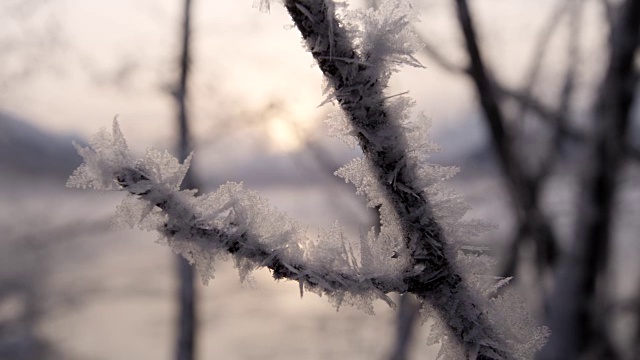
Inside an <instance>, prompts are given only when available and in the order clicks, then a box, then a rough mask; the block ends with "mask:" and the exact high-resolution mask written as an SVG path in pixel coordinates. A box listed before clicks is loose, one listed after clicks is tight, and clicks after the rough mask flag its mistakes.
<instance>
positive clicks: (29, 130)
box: [0, 111, 82, 179]
mask: <svg viewBox="0 0 640 360" xmlns="http://www.w3.org/2000/svg"><path fill="white" fill-rule="evenodd" d="M73 140H76V141H78V139H77V138H75V137H73V136H60V135H56V134H53V133H50V132H47V131H45V130H42V129H39V128H37V127H35V126H33V125H31V124H29V123H27V122H26V121H25V120H24V119H21V118H20V117H18V116H14V115H11V114H8V113H6V112H3V111H0V179H2V178H8V177H9V176H38V177H44V176H54V177H66V176H69V174H70V173H71V172H72V171H73V170H74V169H75V168H76V167H77V166H78V165H79V164H80V163H81V161H82V159H81V158H80V156H79V155H78V153H77V152H76V150H75V148H74V147H73V145H72V144H71V142H72V141H73Z"/></svg>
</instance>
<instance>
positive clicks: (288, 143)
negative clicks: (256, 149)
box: [267, 117, 303, 152]
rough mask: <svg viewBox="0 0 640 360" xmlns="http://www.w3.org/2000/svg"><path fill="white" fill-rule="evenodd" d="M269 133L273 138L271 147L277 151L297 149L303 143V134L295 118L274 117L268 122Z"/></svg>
mask: <svg viewBox="0 0 640 360" xmlns="http://www.w3.org/2000/svg"><path fill="white" fill-rule="evenodd" d="M267 134H268V135H269V138H270V140H271V149H272V150H274V151H276V152H291V151H295V150H298V149H299V148H300V147H301V146H302V145H303V141H302V136H303V135H302V134H301V132H300V129H299V128H298V127H297V126H296V124H295V123H294V121H293V120H285V119H282V118H279V117H276V118H273V119H272V120H271V121H269V123H268V124H267Z"/></svg>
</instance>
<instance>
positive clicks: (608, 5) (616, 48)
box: [424, 0, 640, 359]
mask: <svg viewBox="0 0 640 360" xmlns="http://www.w3.org/2000/svg"><path fill="white" fill-rule="evenodd" d="M584 3H585V2H584V1H580V0H573V1H559V2H558V4H557V8H556V10H555V11H554V13H553V14H552V15H551V17H550V18H549V20H548V22H547V23H545V24H544V27H543V28H542V29H541V33H540V34H539V37H538V39H537V42H536V44H535V50H534V53H533V54H534V55H533V58H532V59H531V65H530V69H529V71H528V73H527V74H526V75H525V81H524V84H523V85H522V87H521V88H509V87H508V86H506V85H504V84H503V83H501V82H500V81H499V80H498V78H499V77H498V76H495V75H494V74H493V73H492V71H491V70H490V69H489V67H488V66H487V65H486V63H485V61H484V59H483V56H482V51H481V47H480V43H479V41H478V39H477V35H476V31H475V28H474V22H473V19H472V12H471V10H470V9H469V6H468V5H467V2H466V0H456V1H455V4H456V14H457V18H458V25H459V28H460V30H461V33H462V34H463V37H464V44H465V49H466V53H467V55H468V59H469V64H468V66H466V67H460V66H458V65H456V64H454V63H453V62H452V61H450V60H449V59H448V58H447V57H446V56H444V55H443V54H442V53H441V52H440V51H439V50H438V49H437V48H436V47H435V46H433V45H432V44H430V43H429V42H427V43H426V46H425V48H424V51H425V53H426V54H427V55H428V56H429V57H430V58H431V59H433V60H434V61H435V62H436V63H438V64H439V65H441V66H442V67H443V68H445V69H447V70H449V71H451V72H453V73H457V74H460V75H463V76H467V77H468V78H469V79H470V80H471V81H472V82H473V84H474V85H475V89H476V93H477V95H478V99H479V102H480V107H481V110H482V112H483V115H484V119H485V121H486V124H487V127H488V128H489V130H490V134H491V139H492V144H493V147H494V150H495V153H496V158H497V160H498V162H499V164H500V166H501V169H502V175H503V177H504V179H505V181H506V184H507V188H508V189H509V193H510V195H511V200H512V205H513V211H514V212H515V213H516V214H517V217H516V218H517V225H516V228H517V230H516V234H515V236H514V238H513V239H512V240H511V243H510V245H509V246H510V249H509V250H508V251H506V255H505V256H506V259H504V261H503V263H504V267H503V270H502V271H503V275H506V276H508V275H512V274H514V273H515V272H516V270H517V268H518V265H519V264H520V263H521V259H520V258H519V257H518V255H519V254H521V253H522V252H521V249H523V248H526V245H527V244H530V245H533V247H534V248H535V250H534V254H535V256H534V258H535V267H536V268H537V270H538V279H539V282H540V287H539V289H540V290H541V291H542V295H543V297H545V299H546V300H545V306H544V314H545V317H546V321H547V323H548V324H549V325H550V326H551V330H552V336H551V340H550V342H549V343H548V345H547V346H546V347H545V348H544V349H543V351H542V352H541V353H540V354H539V358H540V359H618V358H628V359H634V358H635V356H637V354H638V353H637V341H634V340H637V339H638V338H637V337H636V338H635V339H633V338H632V339H631V341H628V340H627V343H625V344H622V345H621V342H620V341H618V342H616V341H615V339H616V338H617V337H618V336H617V333H616V332H615V331H614V321H615V317H613V316H612V314H613V312H614V311H615V309H616V308H618V307H619V304H618V303H617V301H618V300H617V299H616V298H615V295H614V294H613V293H612V290H613V286H612V282H613V280H614V278H613V277H612V273H611V271H612V267H611V261H612V260H613V259H611V247H612V245H613V234H614V230H616V229H615V228H614V227H613V226H614V225H615V224H616V222H615V221H614V217H615V216H616V215H615V214H616V213H620V212H621V211H624V210H623V209H620V205H619V204H620V201H619V200H617V199H621V197H622V196H624V195H623V194H621V190H620V188H621V187H620V185H619V184H620V182H621V181H622V179H623V178H622V171H623V169H624V168H625V167H627V165H628V164H630V162H634V161H637V149H635V148H634V144H636V143H637V141H638V139H634V138H632V135H633V134H631V133H629V129H630V124H631V123H632V121H634V118H633V117H634V116H637V114H635V115H634V114H633V113H632V106H633V104H634V100H637V95H636V93H637V78H638V75H639V71H638V63H637V52H638V51H637V48H638V44H639V32H640V1H637V0H625V1H622V2H620V3H616V4H614V3H612V2H609V1H606V0H603V1H601V2H600V3H601V5H602V6H603V11H602V13H603V16H604V18H605V19H604V22H605V23H608V24H609V26H610V28H609V43H608V49H606V51H607V53H608V54H607V55H608V56H607V58H608V63H607V65H606V67H605V69H604V76H603V78H602V80H601V82H600V85H599V87H598V88H597V89H595V90H594V92H595V93H596V94H597V95H596V97H595V100H594V102H593V104H592V105H590V106H591V108H592V109H593V110H592V112H591V114H592V116H585V115H584V112H582V113H581V112H579V111H576V109H575V107H574V105H573V103H574V102H573V101H572V99H573V97H574V92H575V88H576V83H577V80H576V79H577V78H578V77H579V76H580V74H579V73H578V71H579V68H578V63H579V61H580V54H581V51H582V49H581V48H580V41H579V39H580V36H581V33H582V30H581V29H582V22H583V20H582V17H583V15H582V13H583V10H582V8H583V7H584V6H585V4H584ZM564 19H568V20H567V23H568V33H569V36H568V37H567V45H566V49H567V55H566V57H567V59H568V65H567V69H566V73H565V77H564V81H563V82H562V83H561V88H560V91H559V93H560V96H559V97H558V103H557V104H554V105H548V104H547V103H545V102H544V101H543V100H542V99H540V98H539V97H538V96H536V94H535V93H534V87H535V85H536V83H537V82H538V78H539V74H540V70H541V67H542V60H543V58H544V54H545V52H546V51H547V48H548V46H549V43H550V41H551V39H552V38H553V37H554V36H555V33H556V32H557V30H558V29H559V28H560V25H561V22H562V21H563V20H564ZM487 41H488V40H487ZM509 102H511V103H515V104H516V108H517V111H515V112H514V113H513V115H511V116H507V115H505V113H506V112H505V110H504V108H505V107H506V105H507V104H508V103H509ZM636 106H637V105H636ZM525 117H531V118H534V119H536V121H538V122H539V123H541V124H542V128H543V131H542V132H539V133H534V134H533V135H531V134H527V135H525V134H524V133H523V132H522V131H523V127H522V126H521V124H522V122H523V119H524V118H525ZM585 120H586V121H585ZM636 121H637V120H636ZM585 123H587V124H588V126H587V127H588V130H586V131H584V130H578V126H577V124H581V125H584V124H585ZM545 131H546V132H548V133H551V134H552V135H551V136H550V137H549V138H550V141H548V143H547V146H546V148H535V149H534V150H533V151H532V150H531V149H528V150H525V149H524V148H523V147H521V142H522V141H523V139H527V138H531V136H533V137H536V136H539V137H540V136H542V133H543V132H545ZM576 154H578V155H576ZM532 156H533V157H534V158H535V161H531V159H530V158H531V157H532ZM527 157H529V158H527ZM570 170H573V171H575V173H574V174H571V175H570V176H572V177H574V178H576V179H579V180H578V181H577V186H579V189H580V193H579V194H578V196H577V199H576V203H575V204H574V206H575V214H576V222H575V225H574V226H573V233H574V234H573V235H572V237H571V238H569V239H562V240H563V241H562V242H561V241H560V239H559V238H558V236H559V235H558V234H559V233H560V231H559V229H558V226H557V223H556V224H555V225H554V223H553V222H552V221H550V215H549V214H550V213H551V211H552V210H553V209H550V208H549V207H548V206H545V205H542V204H541V197H542V192H543V191H545V188H546V187H548V184H549V182H550V180H551V178H552V177H554V176H555V177H557V176H558V175H562V176H566V175H567V171H570ZM636 184H637V180H636ZM617 231H619V230H617ZM562 243H564V244H566V243H570V245H569V249H568V250H567V251H565V252H560V251H559V247H560V245H561V244H562ZM636 293H638V296H640V287H639V288H638V290H637V292H636ZM639 299H640V298H636V299H634V301H635V303H638V301H639ZM635 314H636V315H635V318H636V324H635V326H636V328H637V329H640V316H639V314H640V312H638V311H637V310H635ZM636 333H640V330H636Z"/></svg>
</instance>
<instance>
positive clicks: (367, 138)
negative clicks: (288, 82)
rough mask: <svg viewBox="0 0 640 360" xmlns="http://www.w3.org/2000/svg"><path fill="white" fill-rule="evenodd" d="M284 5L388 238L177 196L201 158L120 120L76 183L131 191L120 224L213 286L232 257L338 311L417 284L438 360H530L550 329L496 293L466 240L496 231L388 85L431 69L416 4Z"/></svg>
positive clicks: (355, 176) (97, 141) (228, 197)
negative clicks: (312, 229)
mask: <svg viewBox="0 0 640 360" xmlns="http://www.w3.org/2000/svg"><path fill="white" fill-rule="evenodd" d="M282 2H283V3H284V6H285V7H286V9H287V11H288V12H289V14H290V15H291V17H292V19H293V20H294V23H295V24H296V26H297V28H298V29H299V30H300V32H301V34H302V37H303V39H304V40H305V42H306V44H307V47H308V49H309V51H310V52H311V54H312V55H313V57H314V58H315V60H316V61H317V63H318V65H319V68H320V70H321V71H322V72H323V73H324V75H325V77H326V78H327V81H328V83H329V86H330V87H331V89H332V92H331V93H330V95H329V98H328V99H327V100H328V101H331V102H334V101H335V102H337V103H338V104H339V110H338V111H337V112H335V113H334V114H333V115H332V116H331V120H330V123H331V126H332V127H333V128H334V133H336V134H337V135H338V136H340V137H341V138H343V139H345V140H346V141H347V142H350V143H351V144H358V145H359V146H360V147H361V148H362V150H363V153H364V158H362V159H355V160H353V161H352V162H350V163H349V164H347V165H345V166H344V167H342V168H341V169H340V170H338V171H337V172H336V175H338V176H340V177H342V178H344V179H345V181H349V182H352V183H353V184H354V185H355V186H356V188H357V192H358V193H359V194H363V195H365V196H366V197H367V200H368V206H371V207H376V208H378V209H379V210H380V219H381V224H382V226H381V228H380V231H379V233H376V232H375V231H374V230H371V231H370V232H369V233H368V234H365V235H362V236H361V238H360V239H358V240H357V241H353V240H348V239H346V238H345V236H344V234H343V232H342V228H341V227H340V225H338V224H337V223H336V225H335V226H334V227H333V228H331V229H330V230H319V232H318V236H317V237H309V236H307V232H306V229H307V228H306V226H304V225H302V224H299V223H298V222H297V221H295V220H293V219H291V218H289V217H288V216H287V215H285V214H283V213H281V212H279V211H277V210H275V209H274V208H272V207H271V206H270V205H269V204H268V202H267V201H266V200H264V199H262V198H260V197H259V196H258V195H257V194H256V193H255V192H252V191H247V190H244V189H243V187H242V184H236V183H227V184H225V185H223V186H221V187H220V188H219V189H218V190H217V191H216V192H215V193H212V194H206V195H201V196H195V195H196V191H195V190H185V191H180V190H179V187H180V183H181V181H182V179H183V177H184V175H185V173H186V171H187V168H188V166H189V162H190V159H191V156H189V157H188V158H187V159H186V160H185V162H184V163H183V164H180V163H179V162H178V160H177V159H175V158H173V157H172V156H170V155H169V154H167V153H166V152H165V153H161V152H158V151H155V150H149V151H148V152H147V154H146V156H145V157H144V158H142V159H139V160H136V159H134V158H133V157H132V156H131V154H130V153H129V150H128V147H127V144H126V142H125V140H124V137H123V135H122V133H121V132H120V130H119V128H118V125H117V122H115V121H114V125H113V130H112V132H111V133H109V132H108V131H106V130H102V131H101V132H99V133H98V134H97V135H96V136H94V138H93V139H92V140H91V141H90V146H89V147H80V146H77V145H76V147H77V148H78V152H79V153H80V155H82V157H83V158H84V163H83V164H82V165H81V166H80V168H78V169H77V170H76V171H75V172H74V174H73V175H72V176H71V177H70V179H69V182H68V184H67V185H68V186H71V187H82V188H85V187H91V188H95V189H98V190H121V191H125V192H127V196H126V198H125V199H124V201H123V203H122V205H120V206H119V209H118V214H119V215H118V218H117V219H116V221H115V222H116V223H118V224H120V225H127V226H134V225H136V224H138V225H139V226H140V227H141V228H143V229H147V230H153V231H157V232H159V233H160V235H161V242H163V243H166V244H167V245H169V246H170V247H171V248H172V249H173V250H174V251H175V252H177V253H179V254H181V255H183V256H184V257H185V258H187V259H188V260H189V261H190V262H191V263H192V264H194V266H195V267H196V268H197V269H198V271H199V272H200V274H201V276H202V279H203V281H204V282H205V283H206V282H207V281H208V280H210V279H211V278H212V277H213V270H214V262H215V260H216V259H218V258H223V259H224V258H229V257H231V258H232V259H233V260H234V262H235V264H236V267H237V268H238V269H239V271H240V276H241V278H242V279H246V278H248V277H249V276H250V272H251V271H252V270H254V269H256V268H259V267H267V268H268V269H270V271H271V272H272V274H273V276H274V278H276V279H289V280H294V281H297V282H299V284H300V292H301V294H302V293H303V291H304V290H309V291H313V292H316V293H319V294H325V295H327V296H328V297H329V299H330V301H331V302H333V303H334V304H335V305H336V306H340V305H341V304H344V303H346V304H351V305H355V306H358V307H360V308H362V309H364V310H365V311H367V312H372V305H371V303H372V301H373V300H375V299H382V300H384V301H386V302H387V303H388V304H390V305H391V306H393V302H392V301H391V300H390V299H389V298H388V297H387V295H386V294H388V293H390V292H398V293H405V292H410V293H414V294H416V295H417V296H418V297H419V298H421V299H422V300H423V301H424V305H423V313H424V314H425V318H426V317H432V316H433V317H434V318H435V324H434V328H433V330H434V331H433V332H432V338H430V339H429V341H437V342H440V343H441V344H442V347H441V349H442V350H441V353H440V356H439V357H440V358H447V359H462V358H470V359H475V358H484V359H529V358H532V357H533V354H534V353H535V351H536V350H537V349H539V348H540V347H541V346H542V344H543V343H544V342H545V339H546V337H547V335H548V334H547V330H546V329H545V328H541V327H537V326H536V325H535V324H534V323H533V322H532V321H531V320H530V319H529V317H528V316H527V314H526V311H524V305H523V302H522V300H519V299H517V297H516V296H514V295H513V294H512V293H511V292H508V291H507V292H504V294H503V295H500V296H496V290H497V288H498V287H500V286H502V285H503V284H504V283H506V281H501V280H500V279H495V278H494V277H489V276H487V275H486V274H487V273H488V266H489V265H490V264H491V259H490V258H489V257H488V256H486V255H484V254H483V253H482V251H468V249H469V248H470V247H469V246H468V244H466V242H468V241H469V240H470V238H471V237H473V236H475V235H476V234H477V233H479V232H482V231H485V230H486V229H487V227H488V226H487V225H486V224H484V223H482V222H480V221H468V220H465V219H463V217H464V214H465V213H466V210H467V205H466V204H465V203H464V201H462V199H461V198H460V197H459V196H457V195H456V194H455V193H453V192H452V191H451V190H449V189H448V188H447V187H446V186H445V185H443V183H442V182H443V181H444V180H446V179H448V178H450V177H452V176H453V175H454V174H455V173H456V172H457V169H456V168H452V167H443V166H438V165H434V164H431V163H429V161H428V160H429V154H430V153H432V152H434V151H437V150H438V147H437V146H436V145H435V144H433V143H432V142H429V141H428V140H427V129H428V126H429V122H428V121H427V120H426V119H425V118H424V117H420V118H418V119H417V121H411V119H410V115H411V108H412V106H413V100H411V99H410V98H409V97H408V96H406V94H398V95H391V96H389V95H387V94H385V93H384V89H385V88H386V86H387V82H388V80H389V77H390V76H391V74H392V73H394V72H395V71H397V66H398V65H401V64H404V65H409V66H420V64H419V63H418V62H417V60H416V59H415V58H414V57H413V52H414V51H415V50H417V49H419V44H418V43H417V42H416V41H415V40H416V37H415V36H413V35H412V33H411V31H410V27H409V24H410V22H411V21H413V20H415V16H414V15H413V13H414V11H413V9H412V7H411V6H410V5H408V3H405V2H402V1H387V2H385V3H384V4H383V5H382V6H381V8H380V10H378V11H373V10H367V11H355V12H350V11H347V10H346V6H345V5H344V4H343V3H334V2H333V1H332V0H284V1H282ZM256 4H258V5H259V6H260V7H261V8H262V9H268V5H269V3H268V1H264V0H260V1H256ZM469 253H470V254H469Z"/></svg>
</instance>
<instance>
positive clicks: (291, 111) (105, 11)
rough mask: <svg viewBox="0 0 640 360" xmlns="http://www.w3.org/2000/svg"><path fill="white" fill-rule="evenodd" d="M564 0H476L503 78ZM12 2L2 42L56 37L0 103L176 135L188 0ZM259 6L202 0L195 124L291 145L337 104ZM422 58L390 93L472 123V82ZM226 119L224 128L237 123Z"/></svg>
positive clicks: (431, 16)
mask: <svg viewBox="0 0 640 360" xmlns="http://www.w3.org/2000/svg"><path fill="white" fill-rule="evenodd" d="M559 1H563V0H537V1H533V0H519V1H513V0H482V1H472V2H471V5H472V8H473V10H475V15H476V20H477V23H478V25H479V32H480V36H481V37H482V40H483V45H484V48H485V49H486V52H487V57H488V59H489V62H490V64H492V65H493V66H494V67H495V68H497V69H498V70H499V76H500V77H502V78H504V79H506V81H508V82H511V83H514V84H518V83H519V82H520V81H521V80H522V78H523V76H522V70H523V69H524V68H526V66H528V64H529V62H530V57H531V49H532V48H533V43H534V41H533V39H535V35H536V34H537V33H538V32H539V31H540V29H541V27H543V26H544V21H545V20H546V19H547V18H548V17H549V14H550V13H551V12H552V11H553V9H554V8H555V6H557V4H558V3H559ZM591 2H592V3H594V4H593V6H591V7H590V8H589V9H591V10H588V11H587V13H588V14H587V16H586V18H587V19H588V20H587V21H590V22H591V24H590V25H593V21H594V20H593V19H595V18H597V12H598V9H597V6H595V3H596V2H595V1H591ZM418 3H419V4H418V7H417V8H418V9H419V11H421V12H422V14H423V15H422V22H421V23H419V24H417V28H418V29H419V31H420V32H421V33H422V34H423V35H424V36H425V37H427V38H428V39H429V41H430V42H432V43H434V44H436V45H438V46H439V47H440V48H442V49H443V50H444V52H445V53H446V54H447V55H449V56H450V57H451V58H452V59H453V60H454V61H456V62H458V63H460V64H463V63H464V61H465V58H464V54H463V52H462V51H461V50H460V44H461V41H460V38H459V34H458V32H457V29H456V28H455V23H454V21H455V17H454V14H453V12H452V8H451V4H452V2H451V1H446V0H430V1H421V2H418ZM5 4H8V5H4V6H7V8H12V9H13V7H16V8H17V7H19V6H18V4H33V6H31V7H29V6H22V9H18V10H16V11H14V12H13V13H9V12H5V15H4V17H6V18H8V19H9V21H2V22H0V24H2V25H0V35H2V38H0V40H7V39H8V40H12V39H14V40H15V39H20V40H18V41H19V43H21V44H22V43H24V44H26V42H24V39H30V38H35V39H38V41H41V42H43V43H45V44H46V43H47V42H48V41H49V42H53V43H55V44H58V45H56V47H53V49H51V50H49V49H45V50H43V51H41V52H37V51H34V52H33V53H35V55H32V56H31V58H35V59H36V63H37V64H36V65H37V66H35V68H36V69H37V70H38V71H37V72H34V74H33V75H32V76H30V77H27V78H25V79H22V80H13V81H5V80H4V79H0V80H3V85H4V86H2V87H0V108H3V109H4V110H8V111H10V112H12V113H14V114H18V115H21V116H24V117H26V118H27V119H28V120H29V121H31V122H33V123H36V124H38V125H40V126H43V127H45V128H47V129H50V130H54V131H57V132H65V133H69V132H74V133H77V134H79V135H81V136H88V135H89V134H92V133H94V132H95V131H96V130H97V129H98V128H99V127H101V126H108V125H109V123H110V121H111V119H112V118H113V117H114V116H115V115H119V118H120V120H121V126H122V128H123V130H124V131H125V133H126V134H128V136H129V137H130V138H132V139H135V141H134V143H137V142H139V143H140V146H141V147H146V146H148V145H155V146H157V145H158V143H165V142H167V141H168V140H169V139H171V136H172V133H173V131H174V126H173V122H174V109H173V103H172V101H171V98H170V97H169V96H168V95H167V90H166V89H167V86H168V85H170V84H171V83H172V82H173V81H175V78H176V74H177V72H176V71H175V70H176V66H175V64H176V59H177V53H178V45H179V44H178V39H179V32H178V31H179V26H180V22H179V20H180V16H181V10H182V9H181V6H182V1H180V0H136V1H130V0H112V1H108V2H105V1H102V0H82V1H80V0H47V1H36V0H7V2H6V3H5ZM352 4H353V6H359V5H360V2H355V1H354V2H352ZM251 5H252V0H216V1H205V0H194V8H193V10H194V13H195V19H194V29H193V34H194V46H193V69H194V70H193V82H192V90H193V91H192V94H193V97H192V99H191V103H192V114H193V119H194V123H195V127H196V128H197V129H198V131H199V133H200V134H201V136H202V137H206V136H207V134H209V133H212V132H215V131H216V129H222V127H221V126H220V124H221V123H225V122H230V121H232V122H234V123H238V122H242V121H244V120H245V119H249V120H251V121H254V122H255V121H259V122H261V123H263V124H267V125H265V127H264V130H265V132H266V133H267V134H269V136H270V138H271V139H272V140H273V142H274V143H275V145H274V146H273V150H292V149H295V147H296V145H297V140H296V139H295V135H296V133H297V132H299V131H302V132H304V131H307V130H308V129H312V128H314V127H316V126H322V125H321V122H322V117H323V116H324V113H325V112H326V111H327V110H330V106H325V107H323V108H320V109H319V108H317V105H318V104H319V103H320V102H321V101H322V100H323V95H322V92H321V90H322V78H321V74H320V71H319V70H318V69H317V67H315V66H314V65H313V60H312V58H311V56H310V55H309V54H308V53H307V52H305V50H304V49H303V47H302V45H301V41H300V35H299V33H298V32H297V31H296V30H295V29H288V28H289V26H288V25H290V24H291V21H290V20H289V18H288V17H287V14H286V12H285V11H284V9H283V7H282V6H281V5H278V4H274V5H273V6H272V10H271V12H270V13H268V14H265V13H260V12H259V11H258V10H257V9H255V8H252V6H251ZM14 10H15V9H14ZM593 14H595V15H593ZM598 29H599V27H598V26H585V34H584V36H583V38H584V39H583V40H584V43H585V44H586V47H587V48H589V47H590V46H591V47H596V46H597V45H598V44H599V43H601V41H602V39H603V38H604V34H602V31H598ZM600 29H601V28H600ZM558 39H559V40H558V41H557V44H556V45H555V46H556V48H558V49H561V48H563V46H564V45H563V42H562V40H563V39H564V38H563V37H562V36H558ZM5 42H6V41H5ZM0 44H3V43H0ZM25 53H27V52H26V51H21V49H20V47H18V49H17V50H16V51H14V53H13V54H10V55H4V58H0V62H1V61H4V63H5V64H6V63H8V62H9V60H10V61H14V62H16V61H17V62H18V63H20V62H22V61H23V58H25V57H26V55H25ZM29 54H31V53H29ZM7 59H9V60H7ZM419 59H420V60H421V61H422V62H423V63H424V64H425V65H426V67H427V68H426V69H405V70H403V71H402V72H401V73H400V74H398V75H397V76H396V77H395V78H394V79H393V80H392V88H391V89H390V90H389V92H390V93H398V92H403V91H407V90H409V91H410V93H411V95H412V96H413V97H414V98H415V99H416V100H417V102H418V106H417V109H418V110H420V111H424V112H425V113H426V114H427V116H429V117H430V118H432V119H433V122H434V124H435V125H434V127H435V128H436V130H437V129H440V128H445V127H447V126H451V125H452V124H454V123H459V122H460V121H464V119H465V117H466V116H468V114H469V113H470V112H472V111H473V109H474V106H475V105H474V104H475V103H474V97H473V96H474V95H473V92H472V90H471V88H470V87H469V83H468V82H467V81H466V79H463V78H459V77H456V76H451V75H449V74H447V73H445V72H443V71H442V70H441V69H440V68H439V67H438V66H437V65H434V64H433V63H432V62H431V61H430V60H429V59H428V58H426V57H424V56H422V55H420V56H419ZM549 61H550V62H551V63H552V64H553V63H557V64H558V66H556V67H557V68H559V69H561V68H562V66H561V65H562V61H561V57H560V55H555V54H554V52H553V51H551V55H550V56H549ZM594 61H597V59H596V60H594ZM552 67H553V66H552ZM547 75H548V76H550V77H552V75H553V73H552V72H551V73H549V74H547ZM270 104H277V106H275V107H274V106H271V105H270ZM268 108H271V111H266V110H265V109H268ZM274 108H275V109H276V110H274ZM291 124H295V126H291ZM226 127H228V126H227V125H225V127H224V128H225V130H220V131H233V130H227V129H226ZM135 146H136V145H134V147H135Z"/></svg>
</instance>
